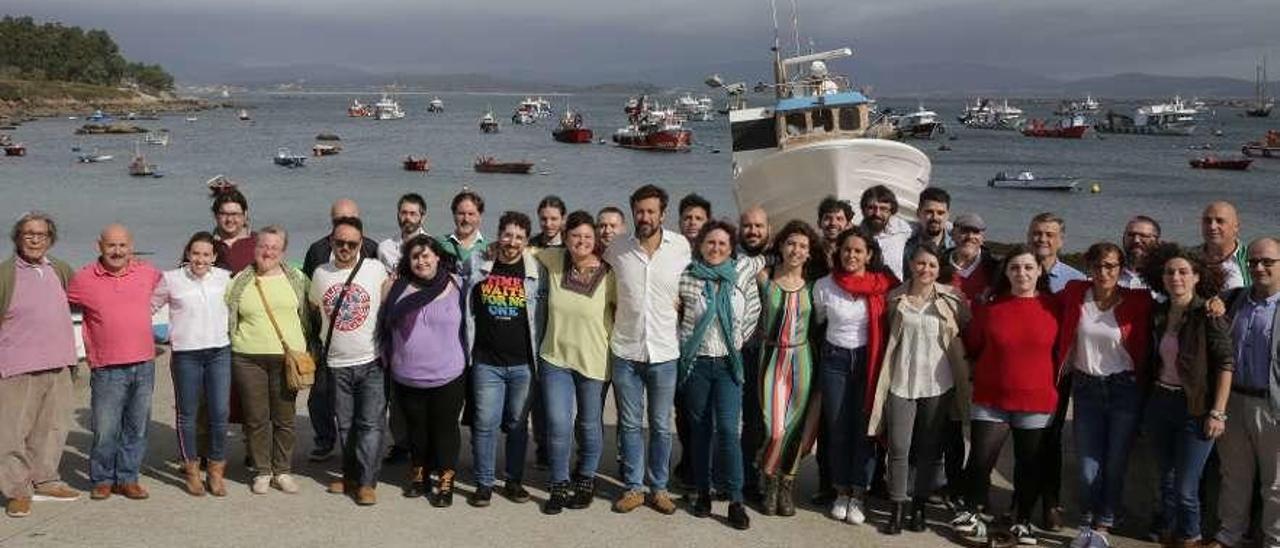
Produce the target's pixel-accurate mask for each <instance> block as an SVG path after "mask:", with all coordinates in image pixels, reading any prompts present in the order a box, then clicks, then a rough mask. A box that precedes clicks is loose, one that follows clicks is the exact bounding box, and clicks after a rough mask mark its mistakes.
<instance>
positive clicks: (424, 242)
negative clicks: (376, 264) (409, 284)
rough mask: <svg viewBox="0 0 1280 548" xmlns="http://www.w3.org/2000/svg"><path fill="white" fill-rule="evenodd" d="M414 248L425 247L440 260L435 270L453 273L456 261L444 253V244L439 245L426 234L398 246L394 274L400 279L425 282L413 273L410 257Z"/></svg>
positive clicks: (411, 258)
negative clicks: (398, 254)
mask: <svg viewBox="0 0 1280 548" xmlns="http://www.w3.org/2000/svg"><path fill="white" fill-rule="evenodd" d="M416 247H425V248H427V249H430V250H431V252H432V253H435V254H436V256H437V257H439V258H440V263H439V264H437V265H436V269H437V270H441V269H443V271H444V272H453V271H454V264H455V263H456V262H457V260H456V259H455V258H454V257H453V255H450V254H449V253H448V252H447V251H445V249H444V244H441V243H440V242H439V241H437V240H436V239H435V238H432V237H431V236H427V235H426V234H418V235H417V236H414V237H412V238H409V239H408V240H405V242H404V244H402V245H401V246H400V262H399V263H397V264H396V274H398V275H399V276H400V277H401V278H403V279H406V280H410V281H414V282H425V281H426V280H423V279H422V278H421V277H420V276H418V275H417V274H414V273H413V257H412V256H411V255H412V251H413V249H414V248H416Z"/></svg>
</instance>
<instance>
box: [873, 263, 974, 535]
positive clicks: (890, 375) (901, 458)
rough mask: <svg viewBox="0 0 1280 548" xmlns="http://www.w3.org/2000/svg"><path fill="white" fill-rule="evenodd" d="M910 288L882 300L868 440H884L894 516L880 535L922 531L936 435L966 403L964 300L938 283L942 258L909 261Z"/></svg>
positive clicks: (961, 413) (966, 318) (938, 436)
mask: <svg viewBox="0 0 1280 548" xmlns="http://www.w3.org/2000/svg"><path fill="white" fill-rule="evenodd" d="M907 260H908V261H909V262H908V263H907V266H908V268H910V269H911V283H910V284H908V285H906V286H903V287H899V288H898V289H896V290H894V291H893V292H892V293H890V294H889V303H888V306H887V308H888V314H889V317H888V332H887V336H888V343H887V346H886V347H885V353H884V368H883V370H882V372H881V374H880V378H879V380H878V381H877V382H876V391H875V400H874V404H873V405H872V409H871V418H870V421H869V425H868V426H869V431H868V434H870V435H873V436H879V435H882V434H887V437H888V442H889V467H888V470H889V500H890V501H891V502H893V512H892V514H891V515H890V518H889V524H888V526H887V527H886V529H885V533H888V534H891V535H892V534H898V533H901V532H902V519H903V514H904V513H905V512H904V510H905V506H906V503H907V501H908V500H910V501H911V512H910V522H909V524H908V525H907V528H908V529H910V530H912V531H924V530H925V520H924V509H925V500H926V499H927V498H928V497H929V492H930V491H931V490H932V489H933V477H934V475H933V474H932V473H931V466H932V464H933V462H934V459H935V457H936V456H937V452H938V449H939V446H938V442H939V440H940V439H941V438H942V435H943V429H944V427H945V426H946V425H947V422H948V421H949V420H950V419H951V418H952V417H965V416H966V413H965V411H964V408H966V407H967V405H966V404H967V403H968V401H969V367H968V362H967V361H966V360H965V356H964V343H963V341H962V340H961V335H960V334H961V333H962V332H963V330H964V327H965V325H966V324H967V323H968V322H969V309H968V306H967V305H966V304H965V299H964V296H962V295H960V294H959V293H958V292H957V291H956V290H955V289H953V288H952V287H951V286H949V285H946V284H943V283H938V278H939V273H940V270H941V265H942V264H943V262H942V252H941V251H939V250H938V248H937V247H936V246H934V245H933V244H932V243H924V244H921V245H920V246H919V247H917V248H916V249H915V250H914V251H913V252H912V254H911V257H908V258H907ZM913 455H914V457H915V459H916V462H917V463H919V464H918V465H917V469H916V478H915V488H914V490H913V491H912V492H911V493H910V494H908V492H907V478H908V477H909V461H908V457H910V456H913Z"/></svg>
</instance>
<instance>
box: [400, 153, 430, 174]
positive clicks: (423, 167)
mask: <svg viewBox="0 0 1280 548" xmlns="http://www.w3.org/2000/svg"><path fill="white" fill-rule="evenodd" d="M402 165H403V166H404V170H405V171H421V172H423V173H426V172H427V171H430V170H431V162H430V161H428V160H427V159H426V158H414V157H413V156H410V157H408V158H405V159H404V162H403V163H402Z"/></svg>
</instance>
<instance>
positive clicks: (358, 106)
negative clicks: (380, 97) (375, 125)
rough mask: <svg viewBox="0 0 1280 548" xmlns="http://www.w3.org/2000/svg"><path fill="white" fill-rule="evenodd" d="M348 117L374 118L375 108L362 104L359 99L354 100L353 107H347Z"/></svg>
mask: <svg viewBox="0 0 1280 548" xmlns="http://www.w3.org/2000/svg"><path fill="white" fill-rule="evenodd" d="M347 116H350V117H352V118H365V117H369V116H373V107H371V106H369V105H366V104H364V103H361V102H360V100H359V99H352V100H351V106H349V107H347Z"/></svg>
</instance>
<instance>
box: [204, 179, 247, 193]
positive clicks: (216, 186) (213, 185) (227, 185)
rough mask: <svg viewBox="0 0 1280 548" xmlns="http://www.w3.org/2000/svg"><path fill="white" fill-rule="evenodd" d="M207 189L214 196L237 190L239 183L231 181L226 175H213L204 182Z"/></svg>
mask: <svg viewBox="0 0 1280 548" xmlns="http://www.w3.org/2000/svg"><path fill="white" fill-rule="evenodd" d="M204 184H205V186H207V187H209V191H210V192H212V193H214V194H221V193H223V192H228V191H231V190H235V189H237V188H239V186H240V183H237V182H235V181H232V180H231V179H230V178H228V177H227V176H226V175H214V176H213V177H211V178H210V179H209V180H208V181H205V182H204Z"/></svg>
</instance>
